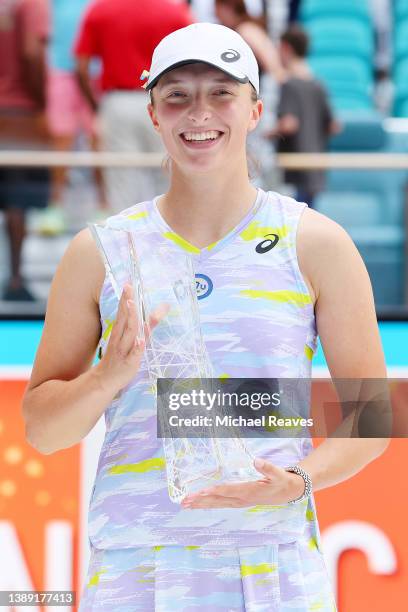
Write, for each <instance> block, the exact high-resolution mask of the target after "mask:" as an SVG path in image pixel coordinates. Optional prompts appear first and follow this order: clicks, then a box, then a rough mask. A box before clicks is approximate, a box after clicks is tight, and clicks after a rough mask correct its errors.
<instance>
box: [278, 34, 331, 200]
mask: <svg viewBox="0 0 408 612" xmlns="http://www.w3.org/2000/svg"><path fill="white" fill-rule="evenodd" d="M308 45H309V40H308V36H307V34H306V33H305V32H304V31H303V30H302V29H301V28H300V27H298V26H291V27H290V28H289V29H288V30H287V31H286V32H285V33H284V34H283V35H282V38H281V46H280V54H281V60H282V64H283V66H284V67H285V69H286V70H287V72H288V78H287V80H286V81H285V83H284V84H283V85H282V88H281V94H280V101H279V106H278V122H277V124H276V127H275V129H274V130H273V131H272V133H271V134H270V136H272V137H275V136H278V137H279V138H278V150H279V152H281V153H303V152H309V153H318V152H321V151H325V150H326V147H327V141H328V137H329V135H330V134H332V133H335V132H336V131H338V124H337V123H336V122H335V121H334V119H333V116H332V111H331V109H330V105H329V101H328V97H327V93H326V91H325V89H324V88H323V86H322V85H321V84H320V83H319V82H318V81H317V80H316V79H315V78H314V77H313V74H312V73H311V71H310V69H309V67H308V65H307V63H306V59H305V58H306V56H307V51H308ZM285 182H286V183H290V184H292V185H294V186H295V187H296V190H297V193H296V196H295V197H296V199H297V200H299V201H300V202H307V203H308V204H309V205H310V206H311V205H312V204H313V199H314V197H315V195H316V194H317V193H318V192H319V191H321V190H322V189H323V186H324V173H323V172H322V171H320V170H313V171H303V170H296V171H294V170H289V171H286V172H285Z"/></svg>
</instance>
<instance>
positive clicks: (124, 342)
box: [119, 300, 138, 356]
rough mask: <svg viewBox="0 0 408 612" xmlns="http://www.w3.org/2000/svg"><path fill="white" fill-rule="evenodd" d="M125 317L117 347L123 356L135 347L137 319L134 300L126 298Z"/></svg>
mask: <svg viewBox="0 0 408 612" xmlns="http://www.w3.org/2000/svg"><path fill="white" fill-rule="evenodd" d="M126 307H127V319H126V325H125V328H124V330H123V334H122V337H121V339H120V344H119V349H120V353H121V354H122V355H123V356H126V355H127V354H128V353H129V352H130V351H131V350H133V348H134V347H135V344H136V341H137V329H138V320H137V312H136V304H135V302H134V300H126Z"/></svg>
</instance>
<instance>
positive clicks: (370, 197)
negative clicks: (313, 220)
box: [314, 183, 381, 229]
mask: <svg viewBox="0 0 408 612" xmlns="http://www.w3.org/2000/svg"><path fill="white" fill-rule="evenodd" d="M343 187H344V183H343ZM314 208H315V209H316V210H317V211H318V212H320V213H322V214H323V215H326V216H327V217H330V218H331V219H333V220H334V221H336V222H337V223H339V224H340V225H342V226H343V227H344V228H345V229H350V228H351V227H366V226H367V225H374V226H376V225H378V224H379V223H380V222H381V202H380V200H379V198H378V197H377V195H376V194H372V193H361V192H359V191H352V188H350V186H349V185H348V184H347V189H346V190H344V189H343V190H339V191H329V190H328V191H324V192H322V193H321V194H319V196H318V197H317V198H316V201H315V204H314Z"/></svg>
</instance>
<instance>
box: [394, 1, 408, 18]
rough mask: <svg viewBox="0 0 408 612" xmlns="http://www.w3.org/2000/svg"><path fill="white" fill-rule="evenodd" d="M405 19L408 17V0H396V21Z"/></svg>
mask: <svg viewBox="0 0 408 612" xmlns="http://www.w3.org/2000/svg"><path fill="white" fill-rule="evenodd" d="M403 19H408V2H407V0H394V23H399V22H401V21H402V20H403Z"/></svg>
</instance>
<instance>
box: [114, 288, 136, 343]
mask: <svg viewBox="0 0 408 612" xmlns="http://www.w3.org/2000/svg"><path fill="white" fill-rule="evenodd" d="M131 297H132V292H131V287H130V285H127V284H126V285H125V286H124V287H123V291H122V295H121V297H120V300H119V306H118V312H117V315H116V320H115V323H114V325H113V329H112V334H111V340H112V341H113V342H119V341H120V339H121V338H122V335H123V332H124V330H125V326H126V322H127V318H128V307H127V304H126V302H127V300H129V299H131Z"/></svg>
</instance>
